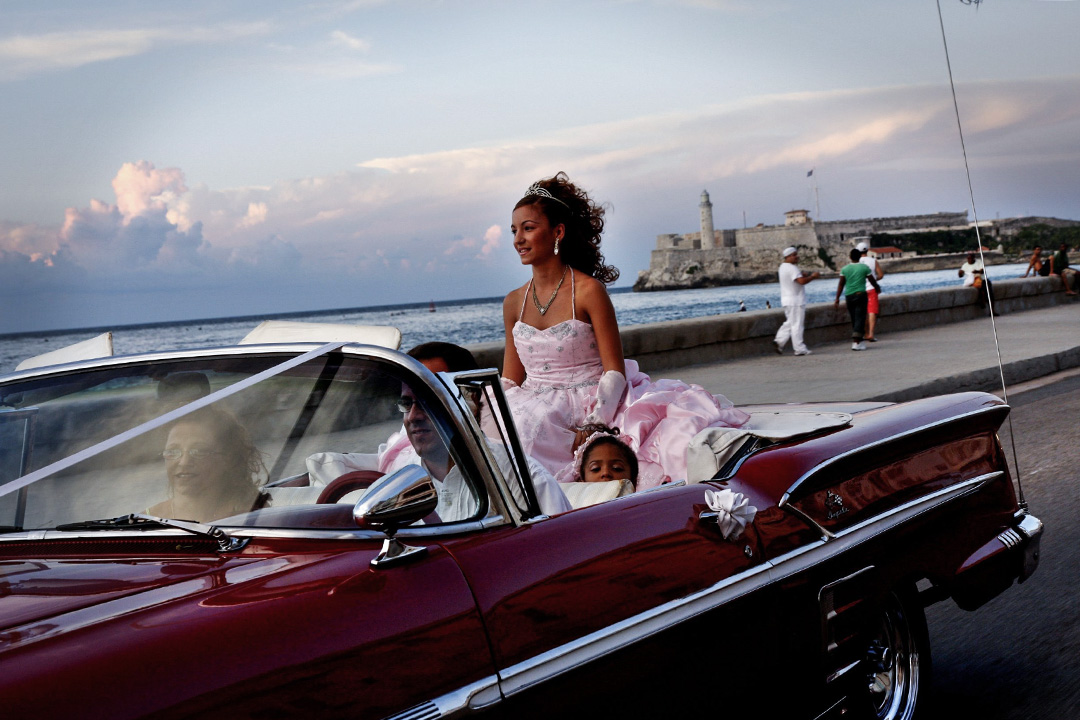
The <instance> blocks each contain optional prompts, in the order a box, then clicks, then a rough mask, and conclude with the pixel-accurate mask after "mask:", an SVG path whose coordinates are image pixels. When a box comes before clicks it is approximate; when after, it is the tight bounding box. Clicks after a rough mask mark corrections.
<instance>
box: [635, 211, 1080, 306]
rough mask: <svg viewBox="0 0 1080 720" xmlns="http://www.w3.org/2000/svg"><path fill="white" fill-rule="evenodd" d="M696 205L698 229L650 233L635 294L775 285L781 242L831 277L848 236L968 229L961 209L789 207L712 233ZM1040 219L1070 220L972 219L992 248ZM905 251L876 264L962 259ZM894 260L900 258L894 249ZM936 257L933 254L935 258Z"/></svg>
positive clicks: (929, 264)
mask: <svg viewBox="0 0 1080 720" xmlns="http://www.w3.org/2000/svg"><path fill="white" fill-rule="evenodd" d="M699 208H700V210H701V230H700V231H699V232H693V233H686V234H683V235H677V234H665V235H658V236H657V238H656V249H655V250H653V251H652V257H651V258H650V260H649V269H648V270H642V271H641V272H640V273H638V279H637V281H636V282H635V283H634V290H635V291H648V290H676V289H681V288H697V287H718V286H722V285H741V284H747V283H759V282H775V281H776V270H777V267H778V266H779V265H780V261H781V258H780V251H781V250H783V249H784V248H786V247H789V246H794V247H796V248H798V250H799V267H802V268H804V269H806V270H818V271H820V272H821V273H822V275H829V274H835V272H836V270H837V269H838V268H841V267H843V266H844V265H846V264H847V263H848V262H849V259H848V253H849V252H851V248H853V247H855V242H856V240H855V238H861V237H866V236H870V235H883V234H885V235H892V234H903V233H910V232H930V231H936V230H967V229H968V228H970V227H971V226H972V223H971V222H970V221H969V220H968V213H967V211H966V210H965V211H963V212H939V213H932V214H928V215H905V216H902V217H888V218H866V219H862V220H830V221H828V222H820V221H815V220H814V219H812V218H811V217H810V212H809V211H808V210H790V211H788V212H786V213H784V224H783V225H758V226H756V227H752V228H743V229H741V230H714V229H713V214H712V202H710V200H709V193H708V191H706V190H703V191H702V192H701V204H700V205H699ZM1040 222H1041V223H1046V224H1048V225H1051V226H1061V225H1074V224H1077V223H1075V222H1074V221H1069V220H1058V219H1057V218H1031V217H1028V218H1010V219H1003V220H991V221H985V222H983V221H980V223H979V226H980V232H981V235H982V238H983V243H984V245H996V244H997V243H996V242H994V240H995V239H997V238H1001V237H1004V236H1008V235H1013V234H1015V233H1017V232H1019V231H1020V230H1021V229H1022V228H1024V227H1027V226H1028V225H1032V224H1035V223H1040ZM890 250H896V249H895V248H890ZM872 251H873V249H872ZM908 255H910V254H909V253H905V254H904V259H896V260H884V261H883V266H884V267H885V268H886V269H890V266H892V267H891V269H892V270H893V271H894V272H895V271H907V270H930V269H939V268H940V267H958V266H959V265H960V264H961V263H963V259H960V260H959V261H958V262H957V261H956V258H957V257H958V256H957V255H956V254H950V255H948V256H947V257H946V256H932V255H928V256H919V257H918V258H915V257H911V258H908V257H907V256H908ZM998 255H999V256H1000V254H998ZM889 256H890V255H889V254H884V255H882V257H889ZM895 257H897V258H899V257H900V253H899V251H898V250H896V254H895ZM936 257H939V258H940V259H939V260H938V261H936V262H935V260H934V258H936ZM987 260H988V263H989V264H995V263H994V262H993V260H992V259H991V258H987Z"/></svg>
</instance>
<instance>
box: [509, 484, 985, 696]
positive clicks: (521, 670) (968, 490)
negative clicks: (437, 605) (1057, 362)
mask: <svg viewBox="0 0 1080 720" xmlns="http://www.w3.org/2000/svg"><path fill="white" fill-rule="evenodd" d="M1003 474H1004V473H1003V472H1002V471H1000V470H999V471H995V472H992V473H988V474H986V475H981V476H979V477H976V478H971V479H970V480H966V481H964V482H961V483H957V484H955V485H950V486H949V487H946V488H942V489H941V490H938V491H936V492H934V493H931V494H929V495H926V496H924V497H922V498H917V499H915V500H912V501H910V502H908V503H905V504H904V505H901V506H898V507H896V508H893V509H891V510H889V511H887V512H886V513H884V514H882V515H879V516H877V517H874V518H870V519H868V520H866V521H864V522H861V523H858V524H856V525H853V526H852V527H850V528H846V529H845V530H843V531H841V532H838V533H837V534H836V535H835V536H834V537H833V538H832V539H830V540H824V539H823V540H816V541H814V542H812V543H810V544H808V545H806V546H805V547H802V548H798V549H797V550H793V551H791V552H788V553H785V554H784V555H781V556H779V557H777V558H774V559H773V560H769V561H766V562H763V563H762V564H760V565H755V566H754V567H751V568H747V569H746V570H744V571H742V572H740V573H737V574H735V575H732V576H730V577H728V578H725V579H723V580H721V581H719V582H717V583H716V584H714V585H712V586H710V587H707V588H704V589H702V590H699V591H697V592H695V593H692V594H690V595H687V596H686V597H683V598H679V599H678V600H672V601H669V602H666V603H664V604H662V605H658V606H656V607H654V608H652V609H650V610H647V611H645V612H642V613H639V614H637V615H634V616H633V617H629V618H626V619H625V620H621V621H619V622H617V623H614V624H612V625H609V626H608V627H605V628H602V629H600V630H596V631H594V632H592V633H589V634H588V635H585V636H584V637H581V638H579V639H577V640H574V641H571V642H568V643H566V644H564V645H561V646H559V647H556V648H552V649H551V650H548V651H546V652H543V653H540V654H539V655H536V656H534V657H532V658H529V659H528V660H524V661H522V662H519V663H516V664H514V665H512V666H510V667H508V668H505V669H504V670H502V671H501V672H500V673H499V675H500V678H501V686H502V691H503V694H504V695H506V696H510V695H513V694H515V693H519V692H521V691H523V690H526V689H528V688H530V687H532V686H534V685H537V684H538V683H540V682H543V681H545V680H548V679H550V678H553V677H555V676H557V675H560V674H562V673H564V672H566V671H568V670H570V669H572V668H574V667H576V666H578V665H581V664H583V663H585V662H588V661H591V660H595V659H597V658H600V657H603V656H604V655H608V654H610V653H612V652H615V651H616V650H619V649H620V648H622V647H625V646H627V645H630V644H632V643H634V642H637V641H639V640H643V639H645V638H647V637H649V636H651V635H654V634H656V633H658V632H660V631H662V630H666V629H667V628H669V627H672V626H674V625H676V624H678V623H680V622H683V621H684V620H687V619H689V618H692V617H694V616H697V615H700V614H702V613H705V612H708V611H710V610H713V609H715V608H717V607H719V606H720V605H723V604H725V603H727V602H730V601H732V600H734V599H736V598H739V597H743V596H745V595H748V594H750V593H752V592H754V591H756V590H758V589H760V588H762V587H765V586H767V585H772V584H775V583H778V582H780V581H781V580H784V579H785V578H788V577H791V576H793V575H795V574H797V573H800V572H802V571H804V570H806V569H807V568H809V567H811V566H813V565H817V564H818V563H821V562H822V561H824V560H826V559H827V558H833V557H836V555H837V554H838V553H840V552H845V551H847V550H849V549H851V548H853V547H856V546H857V545H860V544H862V543H865V542H867V541H870V540H872V539H874V538H876V537H877V536H879V535H881V534H882V533H884V532H886V531H888V530H891V529H893V528H894V527H897V526H899V525H902V524H904V523H906V522H908V521H910V520H912V519H913V518H915V517H917V516H919V515H922V514H923V513H926V512H929V511H930V510H934V509H936V508H939V507H941V506H943V505H945V504H947V503H950V502H952V501H954V500H957V499H959V498H961V497H964V496H966V495H969V494H972V493H975V492H978V491H979V490H980V489H981V488H983V487H986V485H987V483H989V482H990V481H992V480H994V479H996V478H998V477H1000V476H1002V475H1003Z"/></svg>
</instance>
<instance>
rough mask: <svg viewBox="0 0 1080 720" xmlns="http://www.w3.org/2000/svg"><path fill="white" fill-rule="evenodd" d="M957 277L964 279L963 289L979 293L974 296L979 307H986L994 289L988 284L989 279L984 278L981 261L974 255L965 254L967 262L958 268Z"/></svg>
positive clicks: (984, 273)
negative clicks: (970, 289)
mask: <svg viewBox="0 0 1080 720" xmlns="http://www.w3.org/2000/svg"><path fill="white" fill-rule="evenodd" d="M958 277H962V278H964V287H973V288H976V289H977V290H978V291H979V293H978V295H976V301H977V302H978V304H979V307H987V305H988V303H989V298H990V297H991V293H993V292H994V288H993V286H992V285H991V284H990V278H988V277H986V272H985V268H984V267H983V261H982V260H981V259H979V258H978V257H976V255H975V253H968V254H967V262H965V263H964V264H963V265H961V266H960V270H959V273H958Z"/></svg>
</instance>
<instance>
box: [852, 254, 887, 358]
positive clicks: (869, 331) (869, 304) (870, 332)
mask: <svg viewBox="0 0 1080 720" xmlns="http://www.w3.org/2000/svg"><path fill="white" fill-rule="evenodd" d="M855 249H856V250H858V251H859V252H860V253H862V258H860V259H859V262H861V263H862V264H863V265H865V266H866V267H868V268H870V270H872V271H873V273H874V278H875V279H877V280H880V279H881V278H883V277H885V271H884V270H882V269H881V263H879V262H878V261H877V258H872V257H870V245H869V243H867V242H866V241H865V240H862V241H860V242H859V243H858V244H857V245H856V246H855ZM877 316H878V296H877V290H875V289H874V288H872V287H870V288H866V338H865V339H866V340H868V341H869V342H877V338H876V337H875V336H874V328H875V327H876V326H877Z"/></svg>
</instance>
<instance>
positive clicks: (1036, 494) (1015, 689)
mask: <svg viewBox="0 0 1080 720" xmlns="http://www.w3.org/2000/svg"><path fill="white" fill-rule="evenodd" d="M1063 375H1064V377H1063V379H1059V380H1057V381H1056V382H1052V383H1050V384H1044V385H1043V386H1042V387H1037V388H1035V389H1031V390H1028V391H1026V392H1019V390H1021V388H1013V389H1012V390H1010V394H1009V403H1010V404H1011V405H1012V406H1013V412H1012V430H1013V434H1014V435H1015V437H1016V443H1017V448H1016V450H1017V452H1016V454H1017V458H1018V462H1019V464H1020V470H1021V473H1022V478H1023V480H1024V492H1025V494H1026V496H1027V501H1028V504H1029V506H1030V508H1031V511H1032V513H1034V514H1035V515H1036V516H1037V517H1039V518H1040V519H1041V520H1042V521H1043V522H1044V523H1045V526H1046V529H1045V531H1044V533H1043V540H1042V559H1041V561H1040V565H1039V569H1038V570H1037V571H1036V573H1035V574H1034V575H1033V576H1032V577H1031V579H1030V580H1028V581H1027V582H1026V583H1024V584H1023V585H1019V586H1013V587H1012V588H1010V589H1009V590H1007V591H1006V592H1005V593H1004V594H1002V595H1000V596H999V597H997V598H995V599H994V600H992V601H991V602H990V603H988V604H987V605H985V606H983V607H982V608H979V609H978V610H976V611H975V612H971V613H969V612H964V611H962V610H960V609H958V608H957V607H956V606H955V605H954V604H953V603H952V602H951V601H947V602H942V603H938V604H937V605H934V606H931V607H930V608H928V609H927V619H928V622H929V626H930V640H931V645H932V646H933V655H934V657H933V660H934V682H933V685H932V703H931V706H930V709H931V711H932V712H930V713H929V714H928V719H929V720H945V719H946V718H948V719H949V720H953V719H955V718H974V717H977V718H980V719H982V720H1005V719H1008V720H1014V719H1019V718H1051V719H1053V720H1068V719H1070V718H1080V592H1078V589H1080V577H1078V570H1080V561H1078V552H1077V551H1078V548H1080V522H1078V518H1080V489H1078V488H1080V485H1078V483H1077V480H1078V470H1080V442H1078V428H1080V373H1077V372H1073V373H1066V374H1063ZM1059 377H1060V376H1059ZM1001 438H1002V442H1003V443H1005V444H1006V453H1007V454H1009V455H1010V457H1011V452H1010V451H1009V447H1008V442H1009V441H1008V425H1006V426H1005V427H1004V428H1003V429H1002V433H1001Z"/></svg>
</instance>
